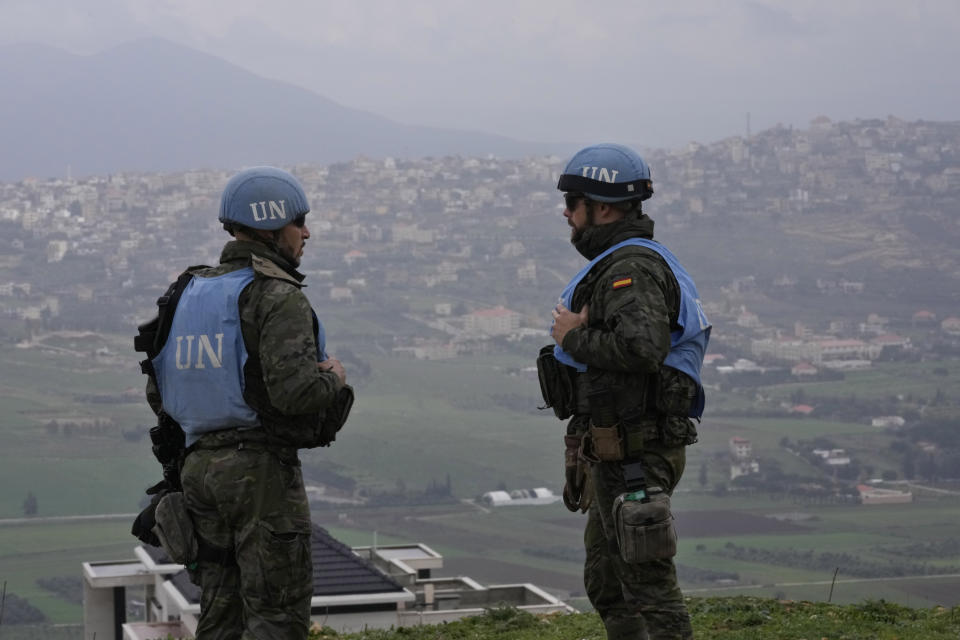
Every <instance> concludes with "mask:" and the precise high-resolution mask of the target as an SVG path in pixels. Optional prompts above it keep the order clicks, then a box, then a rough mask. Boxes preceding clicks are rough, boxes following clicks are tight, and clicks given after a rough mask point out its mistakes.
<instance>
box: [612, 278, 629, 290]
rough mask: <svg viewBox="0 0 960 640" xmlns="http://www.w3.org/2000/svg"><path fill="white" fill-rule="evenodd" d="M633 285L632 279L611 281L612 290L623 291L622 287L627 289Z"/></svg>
mask: <svg viewBox="0 0 960 640" xmlns="http://www.w3.org/2000/svg"><path fill="white" fill-rule="evenodd" d="M632 284H633V278H620V279H619V280H614V281H613V288H614V289H623V288H624V287H629V286H630V285H632Z"/></svg>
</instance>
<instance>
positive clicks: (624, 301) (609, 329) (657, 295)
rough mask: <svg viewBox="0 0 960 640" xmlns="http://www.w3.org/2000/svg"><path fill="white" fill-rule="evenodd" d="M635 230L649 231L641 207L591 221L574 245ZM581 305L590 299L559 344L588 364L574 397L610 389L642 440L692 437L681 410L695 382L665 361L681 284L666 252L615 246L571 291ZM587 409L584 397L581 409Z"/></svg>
mask: <svg viewBox="0 0 960 640" xmlns="http://www.w3.org/2000/svg"><path fill="white" fill-rule="evenodd" d="M637 237H639V238H648V239H652V238H653V221H652V220H651V219H650V218H648V217H647V216H645V215H643V216H640V217H628V218H625V219H623V220H619V221H617V222H613V223H610V224H605V225H596V226H592V227H589V228H588V229H587V230H586V232H585V233H584V234H583V236H582V237H581V238H580V239H579V240H578V241H577V243H576V248H577V250H578V251H579V252H580V253H581V254H583V256H584V257H586V258H587V259H588V260H592V259H593V258H595V257H596V256H598V255H600V254H601V253H602V252H603V251H604V250H606V249H607V248H609V247H611V246H613V245H615V244H617V243H619V242H622V241H624V240H627V239H628V238H637ZM614 283H617V285H616V286H615V284H614ZM624 283H629V284H626V285H625V284H624ZM584 305H588V306H589V312H588V320H587V325H586V326H585V327H578V328H575V329H571V330H570V331H568V332H567V334H566V335H565V336H564V339H563V345H562V346H563V349H564V350H565V351H566V352H567V353H569V354H570V355H571V356H573V357H574V359H576V360H577V361H579V362H582V363H584V364H586V365H587V371H586V373H583V374H580V375H579V376H578V385H577V386H578V393H577V395H578V398H583V397H584V396H587V395H589V394H595V393H597V392H610V393H609V395H608V396H607V397H608V398H611V402H612V403H613V405H614V406H613V407H612V409H613V410H614V411H616V413H617V414H618V415H619V418H620V420H621V421H622V422H624V424H626V425H627V426H628V431H633V432H637V433H636V435H635V437H636V438H639V439H640V442H642V441H643V440H652V439H660V440H663V441H665V442H666V443H667V444H679V443H681V442H682V443H683V444H689V443H692V442H694V441H696V430H695V429H694V427H693V424H692V423H691V422H690V420H689V419H687V418H686V413H687V410H688V408H689V406H690V403H691V402H692V400H693V397H694V396H695V394H696V383H695V382H694V381H693V380H692V379H691V378H690V377H689V376H687V375H686V374H683V373H680V372H679V371H676V370H675V369H672V368H670V367H664V366H663V360H664V358H666V356H667V353H668V352H669V351H670V332H671V330H672V328H675V327H676V320H677V316H678V314H679V310H680V286H679V284H678V283H677V280H676V278H675V277H674V275H673V272H672V271H671V270H670V267H669V266H667V263H666V262H665V261H664V260H663V258H662V257H660V255H659V254H657V253H656V252H655V251H653V250H651V249H647V248H645V247H635V246H633V247H624V248H622V249H619V250H617V251H615V252H614V253H613V254H611V255H610V256H608V257H607V258H605V259H604V260H602V261H601V262H600V263H598V264H597V265H596V266H595V267H594V268H593V269H592V270H591V271H590V273H589V274H588V275H587V276H586V277H585V278H584V279H583V280H582V281H581V282H580V284H579V285H578V286H577V288H576V290H575V291H574V294H573V299H572V302H571V311H573V312H575V313H579V311H580V310H581V309H582V308H583V306H584ZM587 410H588V409H587V405H585V403H583V402H581V403H580V406H579V407H578V413H580V412H584V411H587ZM582 422H583V420H582V416H581V420H577V419H576V418H575V419H574V423H573V427H574V429H577V428H579V426H578V424H579V425H582ZM638 446H639V445H638Z"/></svg>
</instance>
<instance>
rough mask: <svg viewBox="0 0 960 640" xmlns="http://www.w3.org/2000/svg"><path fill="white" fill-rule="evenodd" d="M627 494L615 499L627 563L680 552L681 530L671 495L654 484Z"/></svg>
mask: <svg viewBox="0 0 960 640" xmlns="http://www.w3.org/2000/svg"><path fill="white" fill-rule="evenodd" d="M643 494H644V492H643V491H642V490H641V491H638V492H633V493H623V494H620V495H619V496H617V498H616V500H614V501H613V524H614V529H615V530H616V534H617V547H618V548H619V550H620V557H621V558H622V559H623V561H624V562H626V563H627V564H639V563H642V562H650V561H651V560H667V559H669V558H672V557H673V556H675V555H676V554H677V530H676V529H675V528H674V526H673V514H672V513H671V512H670V496H668V495H667V494H666V493H663V492H662V491H656V490H655V488H653V487H651V489H650V490H649V492H647V493H646V495H645V497H642V496H643Z"/></svg>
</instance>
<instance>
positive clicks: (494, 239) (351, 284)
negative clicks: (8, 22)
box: [0, 117, 960, 377]
mask: <svg viewBox="0 0 960 640" xmlns="http://www.w3.org/2000/svg"><path fill="white" fill-rule="evenodd" d="M648 158H649V162H650V164H651V166H652V167H653V168H654V180H655V182H654V184H655V189H656V196H655V200H654V202H655V203H656V213H655V214H654V215H655V219H656V221H657V224H658V229H667V230H670V231H671V232H672V233H674V234H679V235H681V236H682V235H683V233H684V229H685V228H688V227H690V226H694V225H703V224H708V223H709V220H710V219H716V218H718V217H723V218H724V219H732V220H734V221H735V225H738V226H739V225H748V224H751V223H750V219H751V218H755V219H758V220H759V219H769V218H771V217H772V218H774V219H777V218H778V217H782V216H803V217H804V218H809V219H817V216H818V215H820V216H830V217H833V218H836V219H837V220H838V223H839V221H841V220H846V221H847V222H846V223H845V224H846V227H847V229H848V231H849V229H850V228H856V225H862V223H863V221H864V220H865V219H866V220H867V221H873V222H875V223H876V224H875V225H874V227H873V230H872V231H869V232H867V231H862V233H869V237H868V238H867V239H866V241H867V242H868V243H869V244H870V245H871V246H872V249H871V250H870V251H871V252H872V253H875V254H876V256H873V257H875V258H876V259H877V260H878V261H881V264H883V265H884V266H885V267H886V268H890V269H896V268H897V266H898V264H901V263H902V264H903V265H907V266H909V265H910V264H913V265H914V266H916V263H918V262H924V261H927V262H930V263H933V262H935V263H936V264H935V266H936V268H937V270H938V271H939V272H940V273H941V274H944V277H947V278H950V279H951V281H952V282H953V283H954V284H955V283H956V281H957V279H958V278H960V263H958V256H957V253H956V252H953V253H952V254H950V253H949V252H948V253H941V254H934V253H933V252H932V250H931V253H930V254H926V255H925V254H924V253H923V252H919V251H918V250H917V247H916V246H911V242H914V243H916V239H915V238H913V239H911V238H912V236H911V233H913V231H911V229H910V228H909V226H910V225H905V224H904V219H905V215H906V212H909V213H910V214H911V215H912V216H913V217H912V218H911V221H912V222H911V224H912V225H915V224H916V222H915V221H916V219H922V220H924V221H925V222H926V223H928V224H930V225H934V226H935V227H936V226H937V225H941V226H943V227H944V228H945V229H946V230H947V234H948V235H949V234H951V233H952V234H954V235H960V231H958V229H957V225H956V211H955V203H956V201H957V198H958V196H960V125H958V124H952V123H951V124H942V123H927V122H905V121H901V120H898V119H896V118H889V119H887V120H869V121H855V122H852V123H834V122H831V121H830V120H829V119H827V118H825V117H821V118H817V119H816V120H814V121H813V122H812V123H811V125H810V128H809V129H807V130H802V131H800V130H793V129H791V128H786V127H778V128H774V129H771V130H767V131H764V132H761V133H758V134H756V135H753V136H751V137H749V138H747V137H735V138H729V139H726V140H723V141H720V142H717V143H714V144H711V145H701V144H694V143H692V144H690V145H689V146H688V147H686V148H683V149H679V150H674V151H669V152H666V151H652V152H650V153H649V155H648ZM562 165H563V159H562V158H558V157H541V158H527V159H523V160H502V159H496V158H461V157H444V158H427V159H420V160H401V159H394V158H381V159H367V158H358V159H356V160H354V161H352V162H348V163H342V164H335V165H330V166H297V167H293V170H294V171H295V173H296V174H297V175H298V176H299V177H300V178H301V179H302V181H303V183H304V184H305V186H306V189H307V191H308V195H309V197H310V201H311V203H312V206H313V213H312V214H311V217H310V218H309V219H308V222H309V226H310V229H311V231H312V233H313V237H312V239H311V240H310V242H309V243H308V247H307V254H306V258H305V261H304V269H305V271H306V272H307V274H308V276H309V279H308V281H307V282H308V283H309V288H308V295H309V296H310V297H311V299H312V301H313V302H314V304H315V305H317V306H319V307H327V306H328V305H335V306H337V307H338V308H340V307H350V306H353V307H355V308H356V309H357V310H358V312H361V313H362V311H363V309H364V308H369V306H370V305H374V306H379V307H381V308H390V309H392V310H394V311H395V312H397V313H399V314H402V316H403V318H404V321H403V322H401V323H398V324H397V326H396V327H394V329H393V332H392V333H393V335H390V336H375V337H374V343H375V344H377V346H378V348H380V349H381V350H384V351H387V352H391V353H395V354H397V355H410V356H413V357H416V358H422V359H443V358H451V357H455V356H457V355H458V354H460V353H463V352H464V351H476V350H477V349H490V348H494V349H495V348H497V346H496V344H497V343H498V341H499V343H501V348H503V344H502V343H503V341H504V340H506V341H510V340H516V339H523V338H526V337H536V338H539V339H541V340H543V339H546V337H547V334H546V324H547V323H548V316H547V311H548V310H549V308H550V305H551V304H552V302H553V297H554V294H553V292H554V291H555V290H558V289H559V288H560V287H561V286H562V285H563V283H564V282H565V279H566V278H567V277H569V275H570V274H571V273H572V272H573V271H574V269H575V268H576V267H577V265H578V264H580V263H579V262H578V256H577V255H576V254H575V252H574V251H572V250H571V249H570V247H569V245H568V244H566V238H565V234H566V227H565V226H564V223H563V220H562V218H561V216H560V206H559V204H558V203H559V198H558V197H557V193H556V192H555V191H554V190H553V186H554V185H555V183H556V178H557V176H558V173H559V171H560V169H561V168H562ZM229 175H230V172H229V171H213V170H210V171H203V170H195V171H187V172H182V173H174V174H114V175H109V176H94V177H85V178H65V179H53V180H40V179H28V180H24V181H22V182H18V183H12V184H0V228H2V230H3V233H2V234H0V235H2V237H0V246H2V256H0V300H3V302H4V304H3V313H4V314H5V316H6V318H7V321H8V322H7V324H6V325H4V335H3V336H0V338H2V339H6V340H8V341H20V340H24V339H25V335H24V333H27V334H30V333H35V332H41V331H45V330H47V331H49V330H54V329H72V330H91V329H92V330H106V331H123V332H129V331H130V330H131V327H134V326H135V325H136V324H137V323H139V322H142V321H144V319H146V318H147V317H149V315H150V314H151V313H152V304H153V300H154V299H155V297H156V295H157V294H158V293H159V292H160V290H161V289H162V287H163V286H164V284H165V283H166V282H168V281H170V280H172V279H173V278H174V277H175V276H176V274H177V273H178V271H179V270H181V269H182V268H184V267H185V266H186V265H188V264H193V263H196V262H199V261H203V260H206V261H214V260H216V257H217V255H218V253H219V250H220V248H221V246H222V244H223V243H224V242H225V241H226V240H227V239H228V238H227V236H226V234H225V233H223V232H222V231H220V230H219V225H218V223H217V221H216V212H217V208H218V198H219V192H220V190H221V188H222V186H223V184H224V183H225V181H226V179H227V178H228V176H229ZM731 226H732V225H731ZM898 226H899V227H905V226H906V227H908V228H906V229H905V231H904V232H901V233H897V232H896V229H897V227H898ZM826 231H827V232H828V233H829V232H830V230H826ZM834 231H835V230H834ZM862 233H861V235H862ZM938 235H940V236H943V235H944V234H938ZM869 258H870V256H867V257H864V256H853V257H848V258H845V259H847V260H860V261H863V260H865V259H869ZM841 261H842V260H841ZM717 275H718V274H715V273H710V274H705V275H704V276H703V278H702V282H705V284H701V289H706V291H704V292H702V295H703V297H704V302H705V305H706V309H707V311H708V313H709V315H710V319H711V321H712V322H713V324H714V326H715V329H714V336H715V338H720V339H721V340H722V343H723V344H725V345H729V346H730V347H731V348H728V349H722V350H719V351H717V350H714V353H713V355H712V357H711V359H710V364H711V365H713V366H715V367H716V368H717V371H718V372H719V373H721V374H730V373H751V372H761V373H762V372H764V371H767V370H768V368H769V367H768V366H767V365H765V364H763V363H765V362H766V363H768V364H771V363H772V364H783V363H789V366H790V367H791V368H790V370H789V373H790V374H791V375H793V376H797V377H803V376H814V375H817V373H818V372H820V371H822V370H844V369H850V368H862V367H868V366H869V363H870V362H871V361H873V360H876V359H877V358H879V357H881V356H882V355H883V354H885V353H888V352H890V351H892V350H909V349H913V348H917V347H922V345H915V344H911V341H910V339H909V338H908V337H904V336H903V335H900V334H899V333H898V329H897V326H898V325H900V326H902V325H903V322H904V320H906V321H908V322H909V323H910V324H912V325H922V326H924V327H930V328H931V329H933V330H936V331H938V332H940V334H942V337H943V338H944V339H949V340H952V341H956V340H958V339H960V316H958V315H957V314H956V313H954V314H951V313H945V312H942V311H941V312H940V313H937V311H936V310H935V309H931V308H927V307H924V306H917V307H916V308H913V309H911V310H910V316H909V318H903V317H899V318H894V320H893V321H892V322H890V321H889V319H888V318H887V317H886V315H885V314H884V313H883V309H880V308H877V309H875V310H874V312H871V313H869V314H866V313H865V314H863V315H862V317H860V318H851V317H850V315H849V314H846V315H844V316H839V315H838V316H837V317H835V318H832V319H831V318H829V317H824V318H823V322H821V323H820V326H810V325H809V324H807V323H804V322H800V321H794V322H784V321H782V320H781V319H780V318H770V317H763V316H762V315H760V314H759V313H758V310H757V309H756V308H753V306H752V304H751V296H752V295H753V294H755V293H756V292H757V291H758V290H763V291H764V293H766V294H770V292H771V291H772V292H779V294H781V295H785V296H790V295H792V292H794V291H795V290H797V289H799V288H804V289H806V290H809V291H811V292H813V293H815V294H817V295H820V296H822V297H823V299H824V300H827V299H831V298H832V299H833V302H835V301H836V300H838V299H849V298H851V297H857V296H864V295H867V294H870V293H871V291H870V288H871V285H870V283H868V282H865V281H863V280H857V279H852V278H849V279H848V278H843V277H841V278H835V277H831V276H830V272H824V274H823V275H822V276H819V275H818V276H817V277H816V278H815V280H810V281H809V282H803V281H801V280H800V279H799V278H798V275H797V274H795V273H790V272H783V273H777V274H760V273H740V274H737V273H731V274H729V276H728V279H727V281H726V284H723V285H721V286H719V287H715V286H714V287H711V286H710V281H709V280H708V278H710V277H712V278H716V277H717ZM714 281H715V282H716V280H714ZM954 291H956V287H954ZM873 293H876V292H873ZM531 294H535V295H531ZM931 297H933V296H931ZM938 300H939V301H940V302H947V303H949V302H950V301H949V300H944V299H943V298H938ZM833 302H826V303H825V307H830V308H833V307H837V306H840V305H836V304H834V303H833ZM953 302H954V303H955V302H956V299H955V294H954V300H953ZM11 321H13V322H21V323H22V331H21V330H18V329H17V327H16V326H15V325H11ZM11 327H13V328H11ZM354 338H355V340H356V342H357V343H358V344H368V343H369V342H368V340H369V338H370V336H362V335H357V336H354ZM350 340H351V337H350V336H341V338H340V344H343V343H344V342H347V343H348V344H347V346H351V347H353V346H354V345H350V344H349V342H350ZM491 341H492V342H493V344H491ZM734 346H735V348H733V347H734Z"/></svg>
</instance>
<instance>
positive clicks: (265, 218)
mask: <svg viewBox="0 0 960 640" xmlns="http://www.w3.org/2000/svg"><path fill="white" fill-rule="evenodd" d="M308 211H310V205H309V203H307V194H305V193H304V192H303V187H301V186H300V183H299V182H297V179H296V178H294V177H293V176H292V175H290V174H289V173H287V172H286V171H283V170H282V169H277V168H276V167H253V168H252V169H245V170H243V171H241V172H240V173H238V174H237V175H235V176H233V177H232V178H230V180H229V181H228V182H227V186H226V187H225V188H224V190H223V196H222V197H221V198H220V222H222V223H223V224H224V226H225V227H227V228H229V227H230V226H231V225H242V226H244V227H249V228H251V229H264V230H266V231H273V230H276V229H281V228H283V227H285V226H287V225H288V224H290V223H291V222H293V221H294V220H296V219H297V218H298V217H300V216H302V215H304V214H305V213H307V212H308Z"/></svg>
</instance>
